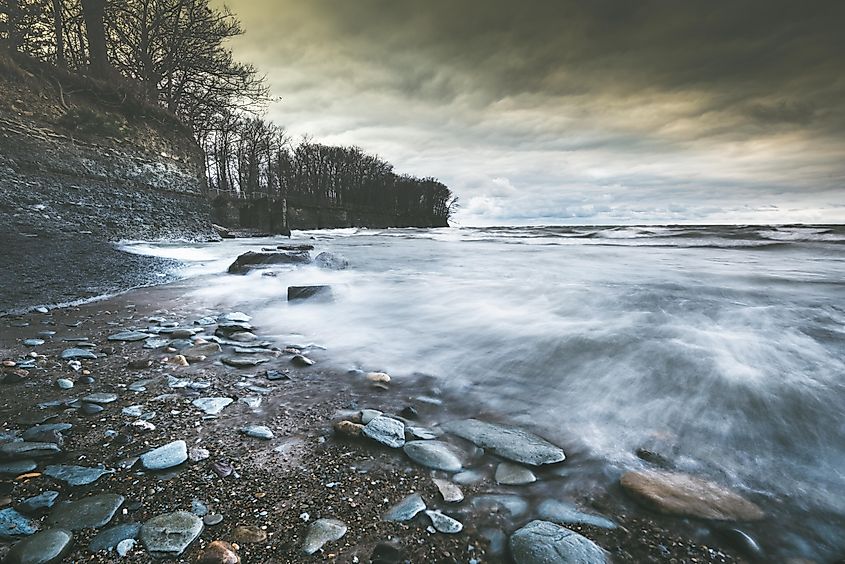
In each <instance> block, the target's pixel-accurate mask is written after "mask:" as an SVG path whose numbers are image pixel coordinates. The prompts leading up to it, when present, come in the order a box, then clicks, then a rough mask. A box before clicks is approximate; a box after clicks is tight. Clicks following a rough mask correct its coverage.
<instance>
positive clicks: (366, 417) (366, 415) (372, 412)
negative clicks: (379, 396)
mask: <svg viewBox="0 0 845 564" xmlns="http://www.w3.org/2000/svg"><path fill="white" fill-rule="evenodd" d="M380 415H384V413H383V412H381V411H379V410H378V409H362V410H361V423H363V424H364V425H366V424H367V423H369V422H370V421H372V420H373V419H375V418H376V417H378V416H380Z"/></svg>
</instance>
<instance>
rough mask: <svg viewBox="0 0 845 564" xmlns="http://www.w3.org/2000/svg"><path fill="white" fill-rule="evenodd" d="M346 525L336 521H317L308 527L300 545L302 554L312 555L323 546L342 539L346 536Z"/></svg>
mask: <svg viewBox="0 0 845 564" xmlns="http://www.w3.org/2000/svg"><path fill="white" fill-rule="evenodd" d="M346 530H347V528H346V523H344V522H343V521H338V520H337V519H318V520H316V521H314V522H313V523H311V526H310V527H308V534H307V535H306V536H305V542H303V543H302V552H304V553H305V554H314V553H315V552H317V551H318V550H320V549H321V548H323V545H325V544H326V543H329V542H334V541H336V540H340V539H341V538H343V535H345V534H346Z"/></svg>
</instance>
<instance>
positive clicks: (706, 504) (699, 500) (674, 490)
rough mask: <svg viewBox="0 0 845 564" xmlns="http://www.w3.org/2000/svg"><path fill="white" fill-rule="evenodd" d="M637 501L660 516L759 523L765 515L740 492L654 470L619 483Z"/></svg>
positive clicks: (634, 475) (623, 477)
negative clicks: (663, 514)
mask: <svg viewBox="0 0 845 564" xmlns="http://www.w3.org/2000/svg"><path fill="white" fill-rule="evenodd" d="M620 483H621V484H622V487H623V488H624V489H625V491H626V492H627V493H628V494H630V495H631V496H632V497H633V498H634V499H636V500H637V501H639V502H640V503H642V504H643V505H646V506H648V507H650V508H651V509H654V510H656V511H658V512H660V513H666V514H668V515H684V516H688V517H698V518H701V519H712V520H716V521H757V520H760V519H762V518H763V517H765V513H764V512H763V510H762V509H760V507H758V506H757V505H756V504H754V503H752V502H751V501H748V500H747V499H745V498H744V497H742V496H741V495H739V494H738V493H736V492H734V491H732V490H730V489H728V488H726V487H724V486H721V485H719V484H716V483H714V482H710V481H707V480H704V479H701V478H696V477H695V476H690V475H688V474H682V473H679V472H669V471H663V470H651V471H648V472H628V473H626V474H624V475H623V476H622V478H621V480H620Z"/></svg>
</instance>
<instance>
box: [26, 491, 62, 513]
mask: <svg viewBox="0 0 845 564" xmlns="http://www.w3.org/2000/svg"><path fill="white" fill-rule="evenodd" d="M57 499H59V492H57V491H55V490H47V491H44V492H41V493H40V494H38V495H36V496H32V497H29V498H27V499H25V500H23V501H22V502H20V504H18V509H20V510H21V511H23V512H25V513H36V512H38V511H43V510H44V509H50V508H51V507H53V506H54V505H55V504H56V500H57Z"/></svg>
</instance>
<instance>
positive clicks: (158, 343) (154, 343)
mask: <svg viewBox="0 0 845 564" xmlns="http://www.w3.org/2000/svg"><path fill="white" fill-rule="evenodd" d="M168 342H170V339H162V338H156V339H147V340H146V341H144V348H145V349H160V348H162V347H165V346H167V343H168Z"/></svg>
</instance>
